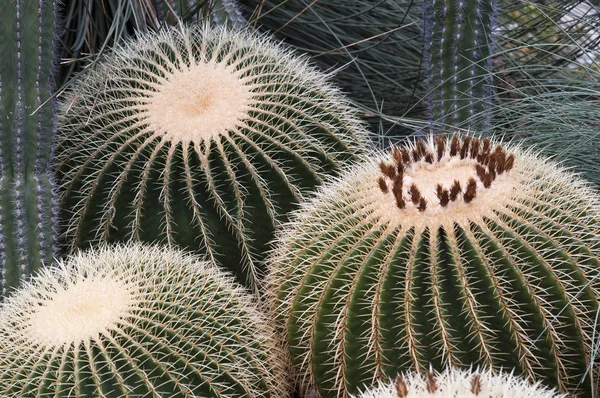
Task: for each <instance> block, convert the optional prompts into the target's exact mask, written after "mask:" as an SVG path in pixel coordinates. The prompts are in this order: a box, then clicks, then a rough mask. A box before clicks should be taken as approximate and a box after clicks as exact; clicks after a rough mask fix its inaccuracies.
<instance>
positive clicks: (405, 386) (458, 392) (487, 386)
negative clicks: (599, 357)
mask: <svg viewBox="0 0 600 398" xmlns="http://www.w3.org/2000/svg"><path fill="white" fill-rule="evenodd" d="M564 397H565V396H564V395H563V394H558V393H556V392H555V391H553V390H549V389H547V388H545V387H543V386H541V385H539V383H537V384H534V385H532V384H529V383H527V381H525V380H523V379H522V378H520V377H518V376H515V375H514V374H511V373H504V372H498V373H495V372H492V371H490V370H486V371H477V370H472V369H469V370H462V369H457V368H449V369H446V370H444V371H443V372H441V373H439V374H436V373H435V372H431V371H428V372H426V373H424V374H418V373H415V372H408V373H406V374H402V375H399V376H398V377H396V379H394V380H393V381H389V382H387V383H384V382H381V381H380V382H379V383H378V385H377V386H375V387H372V388H370V389H367V390H365V391H364V392H362V393H361V394H357V395H356V396H355V398H564Z"/></svg>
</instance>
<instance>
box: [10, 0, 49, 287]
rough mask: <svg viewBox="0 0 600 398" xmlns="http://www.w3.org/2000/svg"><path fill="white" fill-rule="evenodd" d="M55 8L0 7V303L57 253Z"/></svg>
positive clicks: (38, 4)
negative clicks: (52, 165) (53, 168)
mask: <svg viewBox="0 0 600 398" xmlns="http://www.w3.org/2000/svg"><path fill="white" fill-rule="evenodd" d="M55 6H56V5H55V2H54V1H23V0H16V1H15V0H13V1H1V2H0V15H2V22H1V23H0V37H1V38H2V39H1V40H0V53H1V54H2V62H0V269H1V275H0V297H4V296H6V295H8V294H10V292H11V290H12V289H14V288H15V287H16V286H18V285H19V284H20V283H21V280H22V279H23V278H24V277H26V276H28V275H30V274H31V273H32V272H34V271H35V270H37V269H38V268H40V267H41V266H42V265H44V264H46V265H48V264H51V263H52V261H53V256H54V255H56V254H57V251H56V239H57V236H58V235H57V232H58V231H57V230H56V229H55V225H56V214H57V211H58V206H57V197H56V192H55V190H54V189H53V188H54V181H53V177H52V175H51V172H50V168H49V164H50V162H51V158H52V143H53V141H54V137H55V133H56V103H55V101H53V99H52V91H53V88H54V80H53V75H52V73H53V72H54V70H53V68H54V67H55V66H56V65H57V58H56V57H55V55H54V39H55V19H56V18H55Z"/></svg>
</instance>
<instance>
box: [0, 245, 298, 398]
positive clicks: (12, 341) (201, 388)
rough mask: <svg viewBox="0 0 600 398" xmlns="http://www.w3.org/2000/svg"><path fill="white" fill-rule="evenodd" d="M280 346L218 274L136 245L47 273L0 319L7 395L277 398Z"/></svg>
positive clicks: (247, 300) (281, 391)
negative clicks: (241, 397) (242, 397)
mask: <svg viewBox="0 0 600 398" xmlns="http://www.w3.org/2000/svg"><path fill="white" fill-rule="evenodd" d="M279 347H280V344H279V343H278V342H277V340H276V339H275V337H274V335H273V330H272V329H271V327H270V326H269V325H268V323H267V320H266V318H265V317H264V316H263V315H262V314H261V313H259V312H258V310H257V309H256V305H255V304H253V303H252V301H251V296H250V295H249V294H248V293H246V292H245V291H243V289H242V288H241V286H237V285H236V284H234V283H232V280H231V277H229V276H226V275H225V274H224V273H223V272H221V271H219V270H218V269H216V267H215V266H214V265H212V264H209V263H206V262H200V261H198V260H197V259H195V258H194V257H191V256H190V255H186V254H183V253H182V252H179V251H175V250H169V249H165V248H160V247H147V246H141V245H130V246H123V247H112V248H102V249H98V250H94V251H89V252H87V253H83V254H78V255H76V256H74V257H71V258H69V259H68V260H67V261H66V262H63V263H60V264H59V265H58V266H57V267H55V268H46V269H43V270H42V271H41V272H40V273H39V274H38V275H37V276H35V277H34V278H33V280H32V281H31V282H28V283H27V284H24V286H23V287H22V288H20V289H19V290H17V292H16V293H15V294H14V295H13V296H11V297H9V298H8V299H7V301H6V303H5V304H4V306H3V307H1V309H0V369H2V372H0V396H2V397H49V396H52V397H74V396H77V397H83V396H86V397H92V396H93V397H98V396H105V397H109V396H110V397H117V396H118V397H123V398H126V397H142V396H144V397H146V396H148V397H149V396H152V397H165V398H167V397H168V398H175V397H215V398H216V397H222V398H225V397H240V396H244V397H276V398H280V397H283V396H285V394H286V392H287V389H288V386H287V376H286V374H287V373H286V372H285V368H286V366H285V360H284V356H282V355H281V354H282V353H283V351H282V350H281V349H280V348H279Z"/></svg>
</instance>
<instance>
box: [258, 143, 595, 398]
mask: <svg viewBox="0 0 600 398" xmlns="http://www.w3.org/2000/svg"><path fill="white" fill-rule="evenodd" d="M276 242H277V246H276V249H275V251H274V252H273V254H272V256H271V257H270V258H269V261H268V264H269V269H270V273H269V276H268V278H267V283H266V286H268V289H267V290H268V293H266V296H267V297H268V299H269V301H270V302H271V312H272V315H273V317H274V318H275V319H276V322H277V325H278V330H279V332H280V333H283V334H285V335H287V342H288V345H289V351H290V355H291V358H292V361H293V363H294V365H295V366H296V369H297V372H298V381H299V382H300V383H301V386H302V389H303V390H304V391H309V390H311V389H312V388H316V389H317V390H318V392H319V394H320V396H322V397H330V396H337V397H340V398H341V397H348V396H349V395H352V394H356V393H358V392H359V390H361V389H364V388H365V386H368V385H370V384H371V383H372V382H373V381H374V380H377V379H379V380H382V379H389V378H391V377H395V376H396V375H397V374H398V372H404V371H409V370H414V371H418V372H424V371H427V370H429V369H430V367H432V368H433V369H434V370H436V371H442V370H443V369H445V368H447V367H449V366H455V367H467V368H468V367H470V366H474V367H477V366H481V367H485V368H486V369H493V370H500V369H502V370H504V371H508V372H511V371H514V372H515V374H517V375H521V376H522V377H524V378H525V379H527V380H528V381H531V382H538V381H539V382H540V383H542V384H543V385H545V386H547V387H551V388H556V389H557V390H558V391H559V392H561V393H568V394H574V395H575V396H578V397H580V398H583V397H588V398H592V397H593V396H594V393H593V392H594V391H597V388H598V385H597V383H598V366H599V364H598V361H597V360H595V349H594V347H595V345H596V344H597V342H596V341H595V339H597V336H598V334H597V332H596V330H597V328H598V326H600V320H599V319H598V312H599V311H600V303H599V299H598V298H599V297H600V294H599V292H600V261H599V259H600V197H599V195H598V193H597V192H595V191H593V190H591V189H590V188H589V187H588V186H587V184H586V183H585V182H584V181H582V180H579V179H578V178H577V177H576V176H575V175H573V174H570V173H568V172H567V171H565V170H564V169H561V168H560V167H558V166H557V165H556V164H554V163H553V162H551V161H549V160H545V159H543V158H541V157H538V156H536V155H535V154H534V153H532V152H531V151H529V150H525V149H522V148H519V147H518V146H514V145H506V146H505V145H503V144H501V143H498V142H494V141H490V140H489V139H480V138H477V137H472V136H464V139H463V138H459V136H458V135H454V136H453V137H452V138H451V139H450V138H446V137H445V136H443V135H438V136H437V137H435V138H434V137H430V138H429V139H428V140H427V141H421V140H419V141H417V142H410V143H406V144H404V145H402V146H400V147H394V148H393V149H392V150H390V151H388V152H387V153H385V154H384V153H379V154H377V153H375V154H374V155H373V156H371V157H370V160H368V161H365V162H364V163H363V164H361V165H357V166H355V167H352V168H351V169H349V170H347V171H346V172H345V173H344V174H343V175H342V176H341V177H339V178H337V179H335V180H333V181H330V182H329V183H328V184H325V185H323V187H322V189H321V190H320V192H319V193H318V194H317V196H316V197H315V198H314V199H312V200H310V201H307V202H305V203H303V204H302V206H301V208H300V210H298V211H297V212H296V213H295V214H294V217H292V218H291V221H290V222H289V223H288V224H286V225H284V226H283V227H282V228H281V229H280V230H279V232H278V235H277V238H276ZM577 394H579V395H577Z"/></svg>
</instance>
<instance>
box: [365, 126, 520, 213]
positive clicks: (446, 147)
mask: <svg viewBox="0 0 600 398" xmlns="http://www.w3.org/2000/svg"><path fill="white" fill-rule="evenodd" d="M392 155H393V162H392V163H386V162H383V161H382V162H381V163H380V164H379V168H380V170H381V175H380V176H379V178H378V180H377V183H378V184H379V188H380V189H381V191H382V192H383V193H385V194H388V193H389V194H390V195H391V196H393V198H394V200H395V203H396V207H398V208H399V209H406V208H407V206H414V207H416V208H417V209H418V210H419V212H424V211H426V210H427V209H428V208H429V207H441V208H445V207H447V206H448V204H449V203H451V202H457V201H462V202H464V203H467V204H468V203H471V202H473V201H474V200H476V197H477V193H478V190H481V189H489V188H491V186H492V184H493V183H494V182H495V181H496V179H497V177H498V176H500V175H502V174H504V173H507V172H510V171H511V170H512V168H513V166H514V161H515V157H514V155H513V154H510V153H507V152H506V150H505V149H504V148H503V147H502V146H501V145H495V146H492V144H491V142H490V140H489V139H484V140H479V139H477V138H471V137H465V138H463V139H461V138H459V137H458V136H456V135H454V136H452V138H451V139H450V141H449V142H448V140H447V139H446V137H443V136H439V137H437V139H436V140H435V143H434V146H433V150H432V149H431V148H429V149H428V148H427V145H426V144H425V143H424V142H423V141H422V140H419V141H417V143H416V145H415V146H414V148H412V149H409V148H398V147H394V148H393V149H392ZM478 181H479V183H478Z"/></svg>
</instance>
